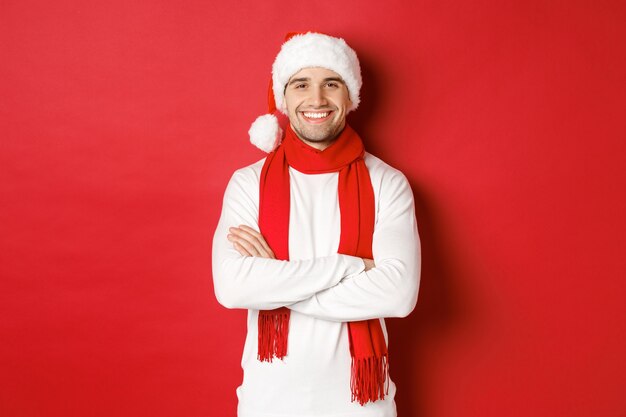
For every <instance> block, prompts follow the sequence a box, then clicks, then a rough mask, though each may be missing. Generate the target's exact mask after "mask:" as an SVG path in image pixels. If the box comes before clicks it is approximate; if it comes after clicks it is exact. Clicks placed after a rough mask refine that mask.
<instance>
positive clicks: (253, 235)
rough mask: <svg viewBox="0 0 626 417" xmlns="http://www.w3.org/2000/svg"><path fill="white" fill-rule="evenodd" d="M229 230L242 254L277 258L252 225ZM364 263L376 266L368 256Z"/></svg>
mask: <svg viewBox="0 0 626 417" xmlns="http://www.w3.org/2000/svg"><path fill="white" fill-rule="evenodd" d="M228 231H229V232H230V234H228V235H227V236H226V238H227V239H228V240H229V241H231V242H232V243H233V247H234V248H235V249H236V250H237V252H239V253H240V254H241V255H242V256H256V257H259V258H269V259H276V256H274V252H273V251H272V249H271V248H270V245H268V244H267V242H266V241H265V238H264V237H263V235H262V234H261V233H259V232H257V231H256V230H254V229H253V228H251V227H250V226H246V225H245V224H242V225H240V226H239V227H230V228H229V229H228ZM363 264H364V265H365V270H366V271H369V270H370V269H372V268H374V267H375V266H376V264H375V263H374V260H373V259H367V258H363Z"/></svg>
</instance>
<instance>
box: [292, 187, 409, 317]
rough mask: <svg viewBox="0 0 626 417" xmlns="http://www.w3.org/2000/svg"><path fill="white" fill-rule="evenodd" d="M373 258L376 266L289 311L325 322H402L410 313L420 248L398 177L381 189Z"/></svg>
mask: <svg viewBox="0 0 626 417" xmlns="http://www.w3.org/2000/svg"><path fill="white" fill-rule="evenodd" d="M379 201H380V206H381V208H380V211H379V214H378V219H377V222H376V225H375V228H374V236H373V243H372V253H373V256H374V261H375V264H376V266H375V267H374V268H372V269H370V270H368V271H365V272H362V273H360V274H358V275H356V276H352V277H349V278H347V279H344V280H343V281H341V282H339V283H338V284H337V285H334V286H333V287H331V288H328V289H325V290H322V291H320V292H318V293H316V294H314V295H312V296H311V297H310V298H308V299H306V300H303V301H300V302H298V303H294V304H293V305H291V306H289V308H291V309H292V310H294V311H297V312H299V313H302V314H307V315H310V316H313V317H316V318H319V319H324V320H330V321H342V322H343V321H357V320H366V319H372V318H382V317H405V316H407V315H408V314H409V313H410V312H411V311H412V310H413V308H414V307H415V304H416V302H417V295H418V290H419V284H420V273H421V246H420V240H419V234H418V230H417V222H416V219H415V205H414V201H413V193H412V191H411V188H410V186H409V184H408V181H407V180H406V178H405V177H404V176H403V175H394V176H393V177H392V178H389V179H387V180H386V181H384V183H383V184H382V185H381V194H380V196H379Z"/></svg>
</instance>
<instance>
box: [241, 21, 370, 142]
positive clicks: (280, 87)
mask: <svg viewBox="0 0 626 417" xmlns="http://www.w3.org/2000/svg"><path fill="white" fill-rule="evenodd" d="M308 67H322V68H326V69H329V70H331V71H334V72H336V73H337V74H339V76H341V78H342V79H343V81H344V82H345V83H346V86H347V87H348V93H349V95H350V101H351V102H352V105H351V106H350V107H349V108H348V112H350V111H352V110H354V109H356V108H357V107H358V105H359V101H360V98H359V91H360V90H361V84H362V83H363V82H362V80H361V67H360V65H359V60H358V58H357V56H356V52H354V50H353V49H352V48H350V47H349V46H348V44H346V42H345V41H344V40H343V39H341V38H335V37H332V36H328V35H324V34H322V33H315V32H306V33H289V34H287V36H286V38H285V43H283V45H282V47H281V49H280V52H279V53H278V55H277V56H276V59H275V60H274V64H273V65H272V79H271V80H270V85H269V89H268V90H269V91H268V114H265V115H262V116H259V117H258V118H257V119H256V120H255V121H254V123H252V126H250V130H249V131H248V134H249V135H250V142H252V144H253V145H255V146H256V147H257V148H259V149H261V150H263V151H265V152H268V153H269V152H272V151H273V150H274V149H276V147H277V146H278V145H280V142H281V140H282V136H283V130H282V129H281V128H280V126H279V124H278V119H277V118H276V116H275V115H274V114H273V113H274V112H275V111H276V110H277V109H278V110H280V111H281V112H282V113H283V114H285V115H286V114H287V107H286V105H285V94H284V92H285V86H286V85H287V83H288V82H289V79H290V78H291V76H293V75H294V74H295V73H297V72H298V71H300V70H301V69H303V68H308Z"/></svg>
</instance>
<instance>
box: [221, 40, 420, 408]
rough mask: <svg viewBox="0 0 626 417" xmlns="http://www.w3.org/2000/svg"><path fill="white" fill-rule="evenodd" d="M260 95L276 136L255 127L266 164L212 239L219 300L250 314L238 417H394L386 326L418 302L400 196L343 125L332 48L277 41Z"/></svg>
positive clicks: (245, 175) (344, 70) (349, 100)
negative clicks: (280, 117)
mask: <svg viewBox="0 0 626 417" xmlns="http://www.w3.org/2000/svg"><path fill="white" fill-rule="evenodd" d="M270 86H271V87H270V94H269V97H270V105H269V107H270V113H271V112H273V111H274V110H275V109H276V108H277V109H279V110H281V111H282V112H283V113H285V114H286V115H287V116H288V118H289V123H288V124H287V126H286V129H285V132H284V137H283V135H282V130H281V129H280V128H279V127H278V121H277V119H276V118H275V116H273V115H271V114H270V115H265V116H261V117H259V118H258V119H257V120H256V121H255V123H253V125H252V127H251V129H250V137H251V141H252V142H253V143H254V144H256V145H257V146H258V147H260V148H261V149H264V150H265V151H267V152H269V155H268V156H267V157H266V158H263V159H262V160H260V161H258V162H256V163H254V164H252V165H250V166H247V167H245V168H242V169H239V170H237V171H236V172H235V173H234V174H233V176H232V178H231V180H230V182H229V184H228V186H227V188H226V192H225V195H224V202H223V208H222V214H221V217H220V220H219V224H218V226H217V230H216V231H215V236H214V240H213V279H214V287H215V294H216V297H217V299H218V301H219V302H220V303H221V304H222V305H224V306H225V307H227V308H245V309H248V334H247V338H246V342H245V346H244V351H243V357H242V362H241V364H242V367H243V370H244V377H243V383H242V385H241V386H239V387H238V388H237V396H238V399H239V405H238V416H239V417H281V416H284V417H295V416H320V417H322V416H327V417H331V416H333V417H339V416H341V417H350V416H355V417H356V416H363V417H365V416H367V417H392V416H396V407H395V403H394V396H395V390H396V388H395V385H394V383H393V382H392V381H391V379H390V377H389V365H390V364H392V363H394V362H393V359H390V358H389V355H388V351H387V333H386V329H385V322H384V318H385V317H405V316H407V315H408V314H409V313H410V312H411V311H412V310H413V308H414V307H415V304H416V302H417V294H418V288H419V280H420V267H421V260H420V259H421V258H420V242H419V236H418V231H417V225H416V221H415V210H414V202H413V194H412V192H411V188H410V186H409V184H408V182H407V180H406V178H405V177H404V175H403V174H402V173H401V172H400V171H398V170H396V169H394V168H392V167H390V166H389V165H387V164H385V163H384V162H383V161H381V160H380V159H378V158H376V157H375V156H373V155H371V154H369V153H367V152H365V151H364V149H363V143H362V141H361V139H360V137H359V136H358V134H357V133H356V132H355V131H354V130H353V129H352V128H351V127H350V125H349V124H347V123H346V115H347V113H348V112H350V111H352V110H354V109H356V107H357V106H358V104H359V100H360V99H359V91H360V88H361V73H360V66H359V61H358V59H357V56H356V54H355V52H354V51H353V50H352V49H351V48H350V47H349V46H348V45H347V44H346V43H345V42H344V40H343V39H338V38H334V37H331V36H327V35H323V34H319V33H311V32H308V33H306V34H297V35H295V36H290V37H288V40H287V41H286V42H285V43H284V44H283V46H282V48H281V51H280V52H279V54H278V56H277V57H276V60H275V62H274V65H273V67H272V83H271V84H270ZM386 139H387V140H388V141H389V143H390V144H393V138H386ZM394 366H398V365H394Z"/></svg>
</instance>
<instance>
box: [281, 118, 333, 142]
mask: <svg viewBox="0 0 626 417" xmlns="http://www.w3.org/2000/svg"><path fill="white" fill-rule="evenodd" d="M291 127H292V128H293V130H294V131H295V132H296V134H297V135H298V137H299V138H300V139H303V140H306V141H308V142H312V143H320V142H330V141H332V140H334V139H335V138H336V137H337V136H339V133H340V132H341V130H343V126H342V124H341V123H340V124H336V123H328V124H324V125H317V126H311V125H307V124H306V122H303V121H301V120H300V119H297V120H296V123H291Z"/></svg>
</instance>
